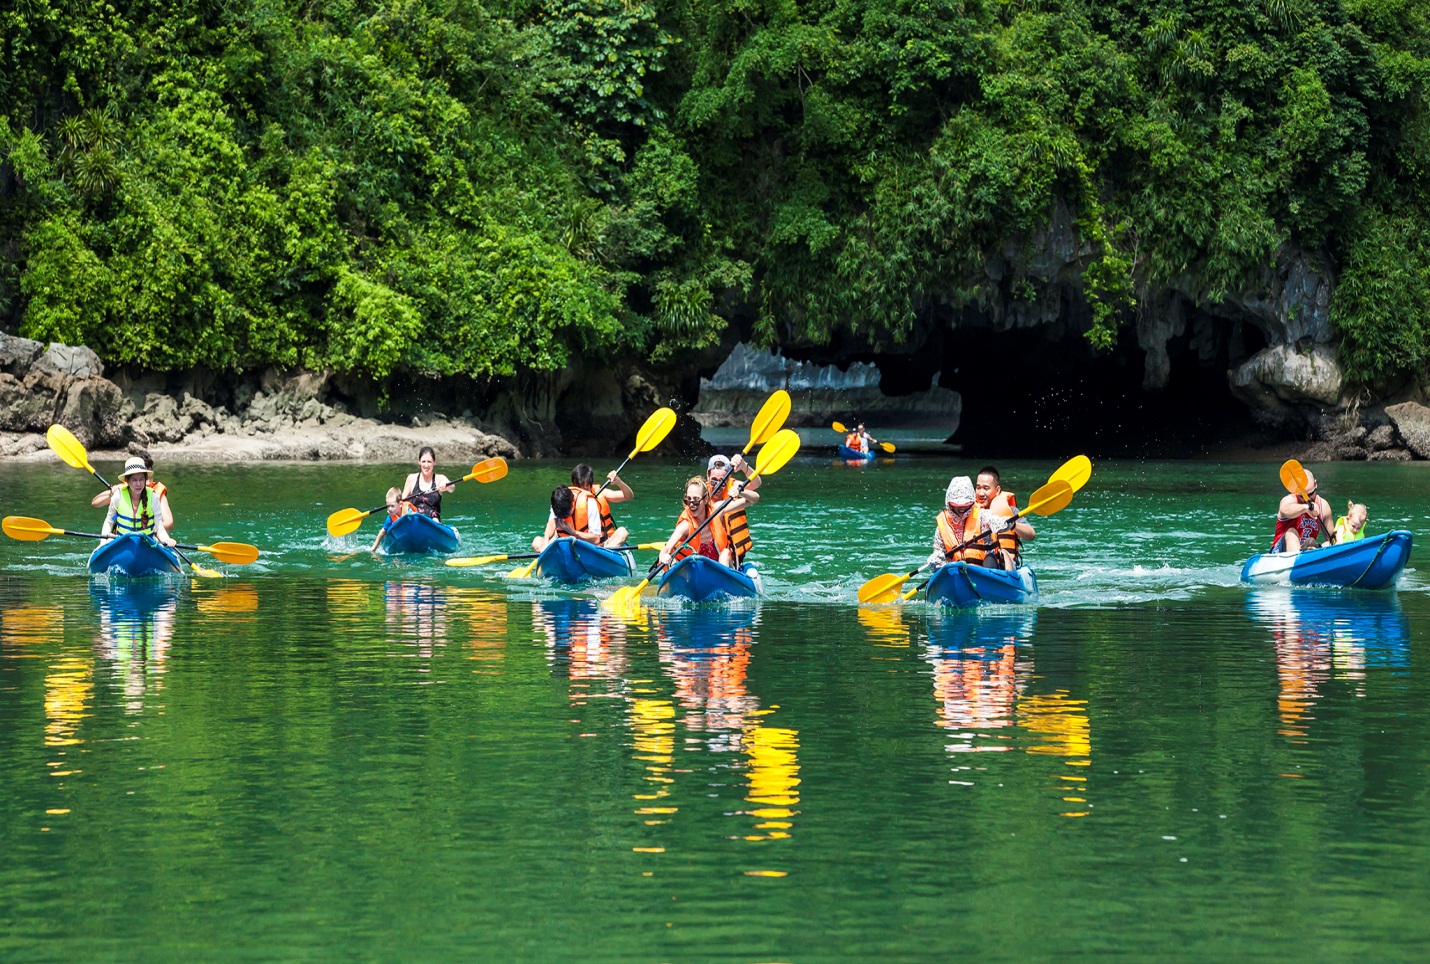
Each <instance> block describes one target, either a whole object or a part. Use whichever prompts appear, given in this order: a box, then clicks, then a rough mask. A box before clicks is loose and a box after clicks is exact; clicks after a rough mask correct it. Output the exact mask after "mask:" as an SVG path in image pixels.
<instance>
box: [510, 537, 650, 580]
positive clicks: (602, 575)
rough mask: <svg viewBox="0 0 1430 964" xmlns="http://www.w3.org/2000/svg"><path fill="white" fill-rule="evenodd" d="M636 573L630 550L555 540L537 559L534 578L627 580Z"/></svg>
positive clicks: (575, 541) (547, 545) (533, 572)
mask: <svg viewBox="0 0 1430 964" xmlns="http://www.w3.org/2000/svg"><path fill="white" fill-rule="evenodd" d="M635 571H636V568H635V560H634V559H632V558H631V553H630V550H629V549H627V550H626V551H624V552H616V551H614V550H612V549H604V548H602V547H601V546H597V545H592V544H591V543H589V542H582V541H581V540H579V539H552V540H551V541H550V542H548V543H547V544H546V548H545V549H543V550H541V555H539V556H537V557H536V568H535V569H533V570H532V574H533V575H535V576H539V577H541V578H543V579H554V580H555V581H557V582H587V581H589V580H591V579H618V578H619V579H624V578H625V577H627V576H629V575H631V574H633V573H634V572H635Z"/></svg>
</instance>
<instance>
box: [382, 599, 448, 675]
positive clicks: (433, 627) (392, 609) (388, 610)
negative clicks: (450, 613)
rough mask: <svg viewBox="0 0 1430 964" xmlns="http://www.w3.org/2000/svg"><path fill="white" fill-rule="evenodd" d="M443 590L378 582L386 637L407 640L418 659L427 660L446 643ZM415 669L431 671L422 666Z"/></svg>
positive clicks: (445, 611)
mask: <svg viewBox="0 0 1430 964" xmlns="http://www.w3.org/2000/svg"><path fill="white" fill-rule="evenodd" d="M446 603H447V592H446V590H445V589H444V588H443V587H441V586H429V585H427V584H426V583H421V582H387V583H383V585H382V611H383V619H384V622H385V623H386V626H387V632H388V636H389V637H397V638H399V639H406V640H409V641H410V643H411V645H412V646H413V647H415V649H416V650H417V656H418V658H419V659H423V660H428V659H431V658H432V656H433V655H434V653H435V652H436V649H437V647H439V646H445V645H447V606H446ZM419 672H423V673H427V672H431V667H430V666H428V665H423V666H422V667H421V668H420V670H419Z"/></svg>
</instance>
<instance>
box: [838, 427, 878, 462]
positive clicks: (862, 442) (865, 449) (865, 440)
mask: <svg viewBox="0 0 1430 964" xmlns="http://www.w3.org/2000/svg"><path fill="white" fill-rule="evenodd" d="M844 444H845V446H846V447H848V448H851V449H853V450H854V451H856V452H858V453H859V454H861V455H868V454H869V453H870V452H871V451H873V446H875V445H878V444H879V440H878V439H876V438H874V437H873V436H872V435H870V434H869V433H868V432H866V431H865V430H864V423H863V422H860V423H859V424H858V425H856V426H854V431H852V432H850V433H849V434H848V435H846V436H845V437H844Z"/></svg>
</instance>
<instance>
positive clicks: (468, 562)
mask: <svg viewBox="0 0 1430 964" xmlns="http://www.w3.org/2000/svg"><path fill="white" fill-rule="evenodd" d="M664 547H665V543H664V542H642V543H641V544H640V545H638V546H612V547H611V551H612V552H624V551H626V550H627V549H662V548H664ZM539 555H541V553H539V552H519V553H515V554H508V555H504V556H468V557H466V558H465V559H448V560H447V565H449V566H458V567H466V566H485V565H487V564H488V563H493V562H506V561H507V560H508V559H535V558H536V557H537V556H539ZM517 571H520V570H519V569H518V570H517Z"/></svg>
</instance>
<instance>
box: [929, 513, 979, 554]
mask: <svg viewBox="0 0 1430 964" xmlns="http://www.w3.org/2000/svg"><path fill="white" fill-rule="evenodd" d="M980 511H982V510H980V509H979V508H978V506H976V505H975V506H974V507H973V508H972V509H971V510H970V511H969V513H968V518H967V519H964V520H963V532H962V533H957V532H954V530H953V520H952V519H950V518H949V516H948V510H947V509H944V510H943V511H942V512H940V513H939V514H938V533H939V535H941V536H942V537H943V552H944V558H945V559H947V560H948V561H949V562H958V561H959V560H963V561H964V562H982V561H983V559H984V558H985V557H986V556H987V555H988V553H987V551H986V550H983V549H975V548H974V547H972V546H969V547H967V548H965V549H957V548H955V547H956V546H958V545H959V543H963V542H973V541H974V540H976V539H977V538H978V537H979V536H980V535H982V534H983V520H982V519H980V518H979V516H978V514H979V512H980Z"/></svg>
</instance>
